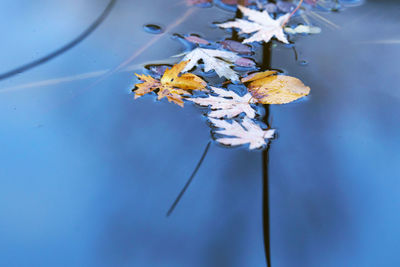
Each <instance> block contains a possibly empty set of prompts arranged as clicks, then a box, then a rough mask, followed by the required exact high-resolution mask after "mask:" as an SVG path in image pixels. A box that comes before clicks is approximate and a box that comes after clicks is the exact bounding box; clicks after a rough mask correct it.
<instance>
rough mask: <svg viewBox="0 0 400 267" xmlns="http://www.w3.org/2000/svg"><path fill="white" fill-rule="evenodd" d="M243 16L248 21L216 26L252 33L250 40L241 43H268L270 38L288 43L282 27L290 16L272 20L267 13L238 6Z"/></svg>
mask: <svg viewBox="0 0 400 267" xmlns="http://www.w3.org/2000/svg"><path fill="white" fill-rule="evenodd" d="M239 9H240V11H242V12H243V15H244V16H246V17H248V19H249V20H244V19H236V20H235V21H230V22H225V23H222V24H218V26H219V27H221V28H239V29H240V30H241V32H242V33H248V34H250V33H254V34H253V35H252V36H251V37H250V38H247V39H245V40H244V41H243V43H251V42H259V41H264V42H266V43H268V42H269V41H270V40H271V38H272V37H274V36H275V37H276V38H277V39H278V40H279V41H281V42H283V43H285V44H287V43H289V42H288V40H287V39H286V36H285V34H284V32H283V25H284V23H285V22H286V21H287V20H288V19H289V17H290V14H285V15H283V16H281V17H279V18H278V19H276V20H274V19H273V18H271V16H270V15H269V14H268V12H267V11H265V10H264V11H262V12H260V11H257V10H252V9H250V8H247V7H244V6H239Z"/></svg>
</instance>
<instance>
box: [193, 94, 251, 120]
mask: <svg viewBox="0 0 400 267" xmlns="http://www.w3.org/2000/svg"><path fill="white" fill-rule="evenodd" d="M211 89H212V91H213V92H214V93H215V94H216V95H217V96H212V95H208V97H196V98H188V99H187V100H190V101H192V102H194V103H196V104H199V105H201V106H210V108H211V110H212V111H210V112H209V113H208V114H207V116H208V117H212V118H224V117H225V118H228V119H230V118H233V117H236V116H237V115H239V114H240V113H242V112H243V113H245V114H246V116H247V117H249V118H254V117H255V115H256V111H255V110H254V109H253V108H252V107H251V105H250V104H251V103H254V102H255V100H254V98H253V97H252V95H251V94H250V93H247V94H245V95H244V96H240V95H238V94H236V93H235V92H233V91H228V90H224V89H221V88H215V87H211Z"/></svg>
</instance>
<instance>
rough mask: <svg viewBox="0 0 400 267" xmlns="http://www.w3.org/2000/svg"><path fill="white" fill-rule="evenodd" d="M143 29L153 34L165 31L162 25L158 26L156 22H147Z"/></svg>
mask: <svg viewBox="0 0 400 267" xmlns="http://www.w3.org/2000/svg"><path fill="white" fill-rule="evenodd" d="M143 29H144V30H145V31H146V32H148V33H152V34H159V33H162V32H163V30H162V28H161V26H158V25H155V24H146V25H144V26H143Z"/></svg>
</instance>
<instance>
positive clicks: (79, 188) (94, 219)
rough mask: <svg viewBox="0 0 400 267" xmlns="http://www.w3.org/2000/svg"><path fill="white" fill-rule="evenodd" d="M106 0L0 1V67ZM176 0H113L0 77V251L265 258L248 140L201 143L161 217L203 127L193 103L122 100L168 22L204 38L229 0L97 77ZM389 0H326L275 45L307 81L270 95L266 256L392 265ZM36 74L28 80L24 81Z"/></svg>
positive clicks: (398, 135)
mask: <svg viewBox="0 0 400 267" xmlns="http://www.w3.org/2000/svg"><path fill="white" fill-rule="evenodd" d="M107 3H108V2H107V1H86V2H85V3H82V1H76V0H75V1H64V0H62V1H56V2H54V1H40V2H36V1H35V3H33V2H32V1H26V0H25V1H23V0H20V1H5V0H4V1H2V2H1V3H0V21H1V23H0V30H1V32H2V36H3V38H2V42H0V51H2V52H1V53H0V55H1V62H2V64H1V65H0V72H5V71H7V70H9V69H12V68H15V67H18V66H20V65H21V64H23V63H26V62H29V61H31V60H34V59H37V58H38V57H41V56H43V55H45V54H46V53H48V52H50V51H53V50H54V49H56V48H58V47H60V46H62V45H63V44H65V43H67V42H69V41H70V40H72V39H73V38H75V37H76V36H77V35H79V34H80V33H81V32H82V31H83V30H84V29H85V28H86V27H87V26H88V25H89V24H90V23H92V22H93V21H94V20H95V19H96V18H97V16H98V15H99V14H100V13H101V12H102V11H103V9H104V7H105V6H106V5H107ZM187 9H188V8H187V7H186V5H184V4H183V2H182V1H178V0H177V1H161V0H157V1H155V0H152V1H141V0H139V1H119V2H117V3H116V5H115V7H114V9H113V10H112V12H111V14H110V16H109V17H108V18H107V19H106V20H105V21H104V22H103V23H102V24H101V25H100V26H99V28H98V29H96V30H95V31H94V33H93V34H91V35H90V36H89V37H88V38H87V39H85V40H84V41H83V42H82V43H80V44H79V45H77V46H76V47H74V48H73V49H71V50H70V51H68V52H67V53H65V54H63V55H62V56H59V57H57V58H56V59H54V60H52V61H50V62H48V63H46V64H44V65H41V66H39V67H37V68H35V69H32V70H30V71H28V72H25V73H23V74H20V75H18V76H15V77H13V78H10V79H7V80H3V81H0V94H1V97H0V121H1V122H2V123H1V126H0V161H1V165H0V166H1V167H0V218H1V220H0V266H184V267H186V266H229V267H231V266H265V258H264V249H263V236H262V214H261V199H262V186H261V182H262V173H261V165H262V162H261V153H260V152H249V151H247V150H245V149H226V148H222V147H219V146H217V145H215V144H213V145H212V146H211V148H210V151H209V154H208V155H207V157H206V159H205V160H204V164H203V165H202V167H201V169H200V170H199V172H198V174H197V176H196V178H195V180H194V182H193V184H192V185H191V187H190V188H189V190H188V192H187V193H186V195H185V196H184V197H183V199H182V201H181V203H179V205H178V207H177V209H176V210H175V212H174V213H173V215H172V216H171V217H170V218H168V219H167V218H166V217H165V213H166V211H167V210H168V208H169V206H170V204H171V203H172V201H173V200H174V198H175V197H176V195H177V194H178V192H179V190H180V189H181V187H182V186H183V184H184V183H185V182H186V179H187V178H188V177H189V175H190V174H191V172H192V170H193V168H194V167H195V165H196V163H197V161H198V159H199V158H200V156H201V153H202V151H203V149H204V147H205V146H206V144H207V142H208V141H209V139H210V134H209V128H208V126H207V124H206V123H205V121H204V119H203V118H202V116H201V112H200V111H199V110H198V109H197V108H195V107H194V106H191V105H189V104H188V105H186V106H185V108H184V109H182V108H180V107H178V106H175V105H172V104H169V103H167V102H154V100H153V98H152V97H144V98H142V99H138V100H133V95H132V94H131V93H130V89H131V87H132V85H133V83H134V81H135V80H134V76H133V73H134V72H135V71H136V72H138V71H139V72H140V71H142V70H143V69H142V66H144V65H146V64H149V63H174V62H175V61H176V59H175V58H170V56H171V55H175V54H179V53H181V52H182V50H183V49H184V47H183V46H182V45H181V44H180V43H179V42H178V41H177V40H174V39H173V38H170V37H171V36H172V34H173V33H179V34H185V33H197V34H200V35H201V36H203V37H204V36H207V37H208V39H210V40H213V41H216V40H218V39H220V38H221V37H223V36H224V37H225V36H226V37H228V36H229V33H227V32H225V31H223V30H220V29H216V28H215V27H212V26H211V22H214V21H224V20H226V19H229V18H232V17H233V14H232V13H230V12H228V11H223V10H221V9H217V8H206V9H197V8H196V9H195V11H194V13H192V15H190V16H189V18H188V19H187V20H186V21H185V22H184V23H182V24H180V25H179V26H177V27H175V28H174V29H173V30H171V31H170V32H169V33H168V34H167V35H165V36H162V37H161V38H160V39H159V40H158V41H157V42H155V43H154V44H153V45H152V46H151V47H150V48H148V49H147V50H146V51H145V52H143V53H142V54H140V55H139V56H137V57H136V58H135V59H134V60H133V61H132V62H131V63H129V66H131V67H130V71H123V72H116V73H112V74H110V75H108V76H107V77H103V78H102V79H101V80H98V79H99V78H101V77H102V76H101V75H103V74H104V73H106V71H107V70H110V69H112V68H115V67H116V66H118V65H119V64H120V63H121V62H124V61H125V60H126V59H128V58H129V57H131V56H132V55H133V54H134V53H135V52H136V51H138V50H139V49H140V48H141V47H142V46H143V45H146V44H148V43H149V42H150V41H151V40H152V38H155V37H157V36H159V35H155V34H149V33H147V32H145V31H144V30H143V25H145V24H157V25H161V26H162V29H163V30H165V31H166V29H167V27H168V25H170V24H171V23H173V22H174V21H175V20H176V19H177V18H178V17H180V16H182V14H184V13H185V12H186V10H187ZM399 14H400V4H399V3H397V2H396V1H367V2H366V3H365V4H364V5H363V6H359V7H354V8H349V9H346V10H343V11H341V12H340V13H331V14H326V13H324V16H325V17H326V18H328V19H329V20H331V21H332V22H334V23H335V24H337V25H339V26H340V29H332V28H330V27H328V26H325V25H324V24H322V23H321V24H320V27H321V28H322V30H323V32H322V33H321V34H320V35H315V36H305V37H299V38H298V41H297V42H296V45H297V51H298V52H299V60H306V61H307V62H309V63H308V65H307V66H302V65H301V64H297V63H296V62H294V57H293V51H292V50H291V49H288V48H284V47H281V46H278V47H275V48H274V50H273V56H272V66H273V67H274V68H279V69H284V70H286V71H287V72H288V73H289V74H290V75H293V76H297V77H301V79H302V80H303V81H304V82H305V83H306V84H307V85H309V86H310V87H311V88H312V94H311V96H310V97H309V98H308V99H307V100H305V101H300V102H298V103H294V104H290V105H283V106H274V107H272V108H271V116H272V119H273V122H272V125H273V127H275V128H276V129H277V130H278V133H279V137H278V138H277V139H276V140H274V141H273V142H272V145H271V150H270V165H269V169H270V178H269V179H270V183H271V185H270V191H271V235H272V240H271V251H272V264H273V266H274V267H286V266H287V267H292V266H304V267H320V266H324V267H325V266H327V267H330V266H356V267H357V266H390V267H392V266H393V267H395V266H399V264H400V256H399V255H398V246H399V242H400V241H399V240H400V239H399V238H400V230H399V227H398V225H399V224H400V216H399V215H398V214H399V212H398V211H399V207H400V197H399V196H400V194H399V193H400V182H399V178H400V167H399V164H398V162H399V160H400V157H399V153H398V151H399V150H400V142H399V141H400V127H399V125H400V124H399V123H400V117H399V116H398V114H399V111H400V105H399V104H400V88H399V84H400V73H399V70H400V63H399V61H398V60H397V59H398V58H400V45H399V44H398V43H397V44H396V42H391V43H390V44H382V41H379V40H398V39H399V38H400V36H399V31H398V29H399V26H400V25H399V24H400V22H399V21H400V20H399ZM37 82H40V84H37Z"/></svg>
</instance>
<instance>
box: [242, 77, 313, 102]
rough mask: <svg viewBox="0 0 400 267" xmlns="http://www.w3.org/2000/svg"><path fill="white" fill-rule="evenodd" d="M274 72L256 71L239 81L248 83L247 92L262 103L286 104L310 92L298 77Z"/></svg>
mask: <svg viewBox="0 0 400 267" xmlns="http://www.w3.org/2000/svg"><path fill="white" fill-rule="evenodd" d="M276 74H277V72H276V71H264V72H257V73H254V74H251V75H249V76H247V77H244V78H242V80H241V81H242V82H243V83H248V85H247V88H248V89H249V92H250V93H251V94H252V96H253V97H254V98H255V99H256V100H257V102H259V103H262V104H286V103H290V102H292V101H295V100H296V99H299V98H301V97H303V96H306V95H308V94H309V93H310V87H308V86H305V85H304V84H303V82H302V81H300V80H299V79H297V78H294V77H291V76H286V75H276Z"/></svg>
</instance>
